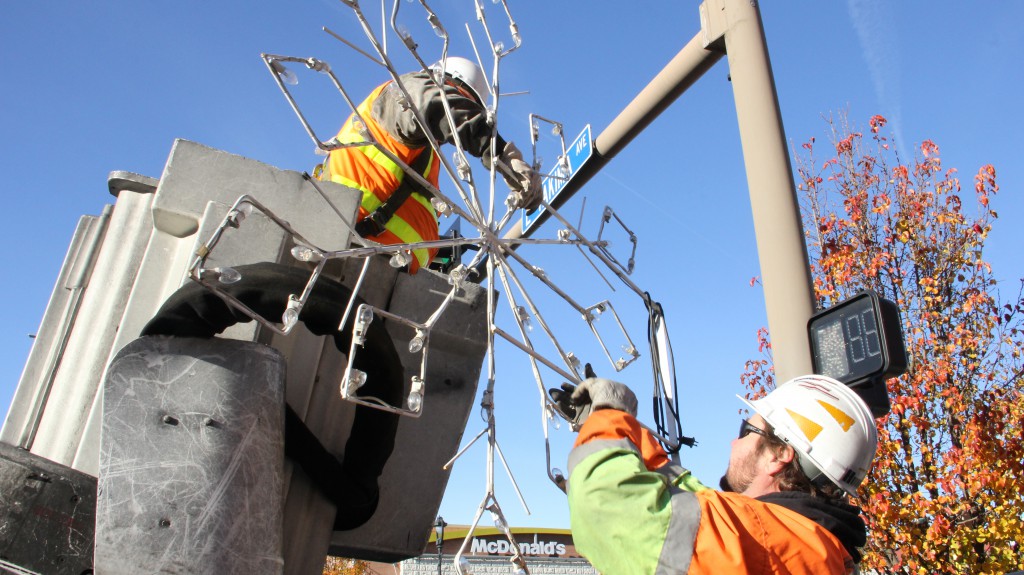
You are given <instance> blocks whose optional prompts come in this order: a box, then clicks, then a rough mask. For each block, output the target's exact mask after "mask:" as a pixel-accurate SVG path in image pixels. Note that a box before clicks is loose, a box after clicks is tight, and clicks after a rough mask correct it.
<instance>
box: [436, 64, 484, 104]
mask: <svg viewBox="0 0 1024 575" xmlns="http://www.w3.org/2000/svg"><path fill="white" fill-rule="evenodd" d="M442 64H444V73H445V74H447V75H448V76H451V77H452V78H455V79H456V80H458V81H460V82H462V83H463V84H465V85H466V87H467V88H469V89H470V91H472V92H473V94H474V95H475V96H476V98H477V100H478V101H479V102H480V103H481V104H484V103H486V102H487V94H490V93H491V90H490V88H489V87H488V84H487V76H484V73H483V70H481V69H480V66H477V65H476V64H475V63H473V62H471V61H469V60H467V59H465V58H460V57H459V56H449V57H448V58H447V59H446V60H444V61H443V62H437V63H435V64H434V65H433V66H431V68H432V69H434V70H440V69H441V65H442Z"/></svg>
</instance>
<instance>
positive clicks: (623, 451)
mask: <svg viewBox="0 0 1024 575" xmlns="http://www.w3.org/2000/svg"><path fill="white" fill-rule="evenodd" d="M569 472H570V476H569V488H568V495H569V513H570V521H571V524H572V532H573V540H574V541H575V543H576V549H577V550H578V551H580V553H582V554H583V556H585V557H586V558H587V559H588V560H589V561H590V563H591V564H592V565H593V566H594V568H595V569H597V570H598V571H599V572H601V573H607V574H615V575H627V574H645V575H654V574H656V573H657V574H659V575H660V574H669V573H678V574H683V573H686V574H690V575H723V574H727V573H728V574H731V573H757V574H761V573H763V574H766V575H767V574H772V575H782V574H793V575H811V574H821V573H826V574H833V573H834V574H847V573H851V572H852V571H853V569H854V565H853V561H852V559H851V557H850V554H849V553H847V551H846V549H845V548H844V547H843V545H842V543H840V541H839V540H838V538H836V536H835V535H833V534H832V533H831V532H829V531H828V530H827V529H825V528H824V527H822V526H820V525H818V524H817V523H816V522H814V521H813V520H811V519H809V518H807V517H804V516H803V515H801V514H799V513H797V512H796V511H792V510H790V509H788V508H786V507H782V506H780V505H775V504H771V503H766V502H764V501H759V500H757V499H753V498H750V497H747V496H744V495H740V494H738V493H724V492H720V491H715V490H713V489H710V488H708V487H706V486H704V485H702V484H701V483H700V482H699V481H697V480H696V479H695V478H694V477H693V476H692V475H691V474H690V473H689V472H688V471H686V470H684V469H682V468H680V467H678V466H675V465H671V464H669V463H668V458H667V456H665V453H664V451H663V450H662V449H661V447H660V446H659V445H658V444H657V442H656V441H655V440H654V439H653V437H652V436H651V435H650V433H649V432H647V431H646V430H645V429H643V428H642V427H640V425H639V423H638V422H637V420H636V419H635V418H634V417H633V416H631V415H629V414H627V413H624V412H622V411H617V410H612V409H605V410H600V411H596V412H594V413H593V414H591V415H590V417H589V418H587V421H586V422H585V423H584V425H583V428H582V429H581V430H580V434H579V437H578V438H577V442H576V447H575V448H574V449H573V451H572V453H571V454H570V456H569Z"/></svg>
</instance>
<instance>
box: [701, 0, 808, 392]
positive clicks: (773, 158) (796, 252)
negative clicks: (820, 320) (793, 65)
mask: <svg viewBox="0 0 1024 575" xmlns="http://www.w3.org/2000/svg"><path fill="white" fill-rule="evenodd" d="M701 9H702V14H703V11H704V10H712V11H714V10H717V11H720V12H719V13H718V14H712V15H711V16H712V17H711V18H710V20H712V21H714V20H716V19H717V20H718V22H720V23H721V24H722V25H723V26H724V28H725V29H724V36H725V49H726V52H727V54H728V62H729V72H730V75H731V77H732V89H733V96H734V98H735V100H736V118H737V120H738V121H739V128H740V142H741V144H742V147H743V161H744V164H745V165H746V171H747V186H748V188H749V190H750V204H751V210H752V211H753V215H754V231H755V234H756V237H757V252H758V257H759V259H760V263H761V278H762V285H763V286H764V301H765V309H766V311H767V313H768V328H769V330H770V333H771V338H772V355H773V359H774V361H775V376H776V378H777V379H776V381H780V382H781V381H786V380H788V379H790V378H793V377H796V376H798V375H803V374H808V373H811V372H812V367H811V357H810V347H809V343H808V340H807V320H808V319H810V317H811V315H812V314H813V313H814V292H813V288H812V283H811V273H810V266H809V264H808V258H807V248H806V245H805V244H804V229H803V224H802V222H801V219H800V204H799V200H798V198H797V196H796V189H795V186H794V180H793V169H792V167H791V166H790V163H789V154H788V153H787V148H786V136H785V133H784V131H783V127H782V115H781V113H780V112H779V103H778V95H777V93H776V91H775V80H774V78H773V76H772V68H771V62H770V61H769V58H768V48H767V45H766V42H765V37H764V28H763V26H762V23H761V13H760V12H759V11H758V8H757V3H756V2H750V1H749V0H707V1H706V2H705V5H704V6H702V7H701ZM723 9H724V10H723ZM722 16H724V18H722Z"/></svg>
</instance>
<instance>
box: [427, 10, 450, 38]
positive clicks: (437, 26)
mask: <svg viewBox="0 0 1024 575" xmlns="http://www.w3.org/2000/svg"><path fill="white" fill-rule="evenodd" d="M427 22H430V27H431V28H433V29H434V34H437V37H438V38H444V37H445V36H447V34H445V32H444V28H442V27H441V21H440V20H438V18H437V14H431V15H430V16H428V17H427Z"/></svg>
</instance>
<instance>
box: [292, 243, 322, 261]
mask: <svg viewBox="0 0 1024 575" xmlns="http://www.w3.org/2000/svg"><path fill="white" fill-rule="evenodd" d="M292 257H293V258H295V259H297V260H299V261H300V262H318V261H320V260H322V259H324V257H323V255H322V254H321V253H320V252H318V251H316V250H314V249H313V248H311V247H309V246H295V247H293V248H292Z"/></svg>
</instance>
